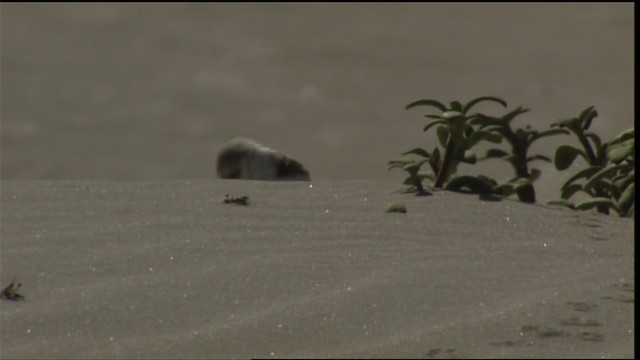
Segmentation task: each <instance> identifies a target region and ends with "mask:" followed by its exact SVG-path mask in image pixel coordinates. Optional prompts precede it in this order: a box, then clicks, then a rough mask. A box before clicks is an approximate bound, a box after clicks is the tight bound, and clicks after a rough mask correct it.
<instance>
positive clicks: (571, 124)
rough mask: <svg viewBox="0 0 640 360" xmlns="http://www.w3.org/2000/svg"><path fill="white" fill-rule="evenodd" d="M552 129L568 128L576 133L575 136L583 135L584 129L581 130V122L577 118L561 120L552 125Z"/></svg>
mask: <svg viewBox="0 0 640 360" xmlns="http://www.w3.org/2000/svg"><path fill="white" fill-rule="evenodd" d="M551 127H559V128H565V127H566V128H567V129H569V130H571V131H572V132H574V133H575V134H582V129H581V128H580V121H579V120H578V119H577V118H571V119H565V120H560V121H558V122H555V123H553V124H551Z"/></svg>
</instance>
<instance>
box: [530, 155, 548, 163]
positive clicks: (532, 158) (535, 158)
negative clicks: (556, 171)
mask: <svg viewBox="0 0 640 360" xmlns="http://www.w3.org/2000/svg"><path fill="white" fill-rule="evenodd" d="M533 160H542V161H546V162H551V159H549V158H548V157H547V156H544V155H532V156H529V157H528V158H527V162H531V161H533Z"/></svg>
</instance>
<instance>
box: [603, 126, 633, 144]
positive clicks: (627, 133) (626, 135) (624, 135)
mask: <svg viewBox="0 0 640 360" xmlns="http://www.w3.org/2000/svg"><path fill="white" fill-rule="evenodd" d="M635 133H636V131H635V128H629V129H627V130H624V131H623V132H621V133H620V134H618V136H616V137H615V138H614V139H613V140H611V141H610V142H609V144H610V145H613V144H617V143H620V142H623V141H627V140H629V139H634V138H635Z"/></svg>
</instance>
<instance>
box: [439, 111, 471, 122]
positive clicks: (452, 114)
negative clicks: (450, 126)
mask: <svg viewBox="0 0 640 360" xmlns="http://www.w3.org/2000/svg"><path fill="white" fill-rule="evenodd" d="M442 118H443V119H445V120H449V121H453V120H455V119H460V118H465V119H466V117H465V116H464V114H463V113H461V112H460V111H445V112H444V113H442Z"/></svg>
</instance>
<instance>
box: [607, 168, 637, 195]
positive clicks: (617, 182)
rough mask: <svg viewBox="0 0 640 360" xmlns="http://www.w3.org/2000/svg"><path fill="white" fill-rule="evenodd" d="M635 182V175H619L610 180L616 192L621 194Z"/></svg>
mask: <svg viewBox="0 0 640 360" xmlns="http://www.w3.org/2000/svg"><path fill="white" fill-rule="evenodd" d="M635 181H636V175H635V173H634V174H620V175H618V176H616V177H614V178H613V179H612V182H613V185H614V186H615V187H616V189H618V191H620V192H623V191H624V190H625V189H626V188H627V186H629V184H633V183H634V182H635Z"/></svg>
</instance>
